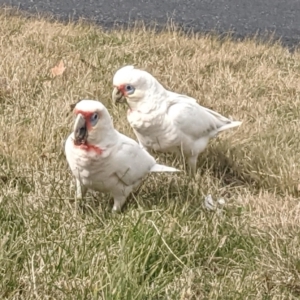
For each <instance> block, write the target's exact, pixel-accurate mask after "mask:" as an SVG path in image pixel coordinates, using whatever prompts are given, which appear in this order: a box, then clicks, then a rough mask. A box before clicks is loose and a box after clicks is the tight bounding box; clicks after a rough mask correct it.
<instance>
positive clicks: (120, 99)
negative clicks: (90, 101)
mask: <svg viewBox="0 0 300 300" xmlns="http://www.w3.org/2000/svg"><path fill="white" fill-rule="evenodd" d="M112 101H113V104H118V103H124V102H126V99H125V97H124V95H123V93H122V92H121V91H120V90H119V89H118V88H116V87H115V88H114V90H113V92H112Z"/></svg>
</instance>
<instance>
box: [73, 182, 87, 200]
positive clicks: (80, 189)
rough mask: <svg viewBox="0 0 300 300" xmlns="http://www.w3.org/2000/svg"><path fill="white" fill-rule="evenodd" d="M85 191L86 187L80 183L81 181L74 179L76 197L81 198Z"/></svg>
mask: <svg viewBox="0 0 300 300" xmlns="http://www.w3.org/2000/svg"><path fill="white" fill-rule="evenodd" d="M86 192H87V188H86V187H85V186H83V185H82V184H81V182H80V181H79V180H78V179H76V198H77V199H83V197H84V196H85V194H86Z"/></svg>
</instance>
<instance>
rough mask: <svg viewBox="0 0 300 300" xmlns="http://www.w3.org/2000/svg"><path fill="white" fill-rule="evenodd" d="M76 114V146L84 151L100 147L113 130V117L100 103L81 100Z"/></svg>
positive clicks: (77, 105)
mask: <svg viewBox="0 0 300 300" xmlns="http://www.w3.org/2000/svg"><path fill="white" fill-rule="evenodd" d="M74 114H75V116H76V119H75V123H74V145H76V146H79V147H81V148H83V149H87V150H88V148H89V147H92V146H97V145H99V144H100V143H101V141H103V140H104V139H105V138H106V137H107V136H109V134H110V133H111V132H112V130H113V123H112V120H111V117H110V115H109V113H108V111H107V109H106V107H105V106H104V105H103V104H102V103H101V102H99V101H95V100H81V101H80V102H78V103H77V104H76V106H75V108H74Z"/></svg>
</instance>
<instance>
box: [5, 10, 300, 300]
mask: <svg viewBox="0 0 300 300" xmlns="http://www.w3.org/2000/svg"><path fill="white" fill-rule="evenodd" d="M0 24H1V26H0V45H1V46H0V47H1V51H0V62H1V63H0V115H1V118H0V126H1V134H2V143H1V145H2V147H1V149H0V162H1V165H0V168H1V169H0V172H1V174H0V176H1V181H0V184H1V185H2V191H1V193H0V197H1V198H0V199H1V204H0V219H1V224H2V225H1V228H0V261H1V263H0V265H1V269H0V278H1V288H0V296H1V298H2V299H5V298H7V299H34V298H41V299H92V298H93V299H99V298H101V299H102V298H103V299H179V298H180V299H296V298H297V297H299V295H300V277H299V276H300V274H299V272H300V257H299V236H300V235H299V234H300V232H299V222H300V221H299V210H300V204H299V199H298V197H299V189H300V186H299V182H300V171H299V170H300V168H299V167H300V166H299V164H300V151H299V141H300V139H299V132H298V128H299V126H300V109H299V107H300V98H299V95H300V85H299V82H300V81H299V77H300V53H298V52H296V53H294V54H291V53H289V52H288V50H287V49H284V48H282V47H281V46H280V45H263V44H259V43H257V42H255V41H253V40H247V41H244V42H241V43H238V42H234V41H231V40H230V39H226V40H224V41H222V42H221V41H219V40H218V39H216V38H214V37H201V36H200V37H196V36H195V37H192V38H188V37H186V36H184V35H182V34H180V33H179V32H176V31H174V30H173V29H169V30H166V31H164V32H162V33H159V34H155V33H154V32H152V31H149V30H145V29H143V28H141V27H138V28H136V29H133V30H123V31H112V32H110V33H107V32H103V31H101V29H99V28H96V27H94V26H91V25H83V24H78V25H74V24H67V25H64V24H60V23H57V22H49V21H48V20H45V19H44V20H43V19H25V18H23V17H21V16H18V15H12V14H10V13H9V12H6V13H4V12H2V13H1V15H0ZM60 59H63V61H64V62H65V65H66V67H67V69H66V71H65V72H64V74H63V75H62V76H58V77H56V78H51V76H50V69H51V68H52V67H53V66H54V65H55V64H56V63H57V62H58V61H59V60H60ZM125 64H134V65H136V66H138V67H140V68H144V69H146V70H147V71H149V72H151V73H152V74H153V75H154V76H155V77H157V78H158V79H159V80H160V81H161V82H162V83H163V84H164V86H165V87H167V88H169V89H171V90H174V91H177V92H180V93H184V94H188V95H190V96H192V97H194V98H196V99H198V100H199V103H201V104H202V105H204V106H207V107H210V108H212V109H214V110H216V111H218V112H220V113H222V114H224V115H225V116H232V117H233V118H234V119H236V120H241V121H243V125H242V126H241V127H240V128H239V129H238V130H232V131H230V132H227V133H225V134H222V135H221V136H220V138H218V139H216V140H214V141H212V142H211V143H210V146H209V147H208V148H207V150H206V151H205V152H204V153H203V155H202V156H201V158H200V159H199V172H200V174H199V176H198V178H197V180H196V182H191V181H190V180H189V178H188V177H187V176H186V175H184V174H183V175H181V176H176V177H174V178H171V177H170V176H165V175H161V176H156V177H154V176H150V177H149V178H148V180H147V181H146V182H145V184H144V185H143V186H142V188H141V190H140V191H139V193H138V194H137V195H135V196H134V197H133V198H132V199H131V201H129V204H128V206H127V209H126V211H125V213H124V214H123V215H122V216H119V217H117V218H112V216H111V214H110V213H109V211H110V209H111V206H110V204H109V196H103V201H99V195H96V200H95V197H91V196H89V197H88V198H87V203H89V205H90V206H91V208H90V209H91V212H90V213H81V212H80V211H79V210H78V209H76V207H75V205H74V203H73V199H74V186H73V183H72V177H71V175H70V172H69V170H68V167H67V164H66V160H65V157H64V154H63V150H62V149H63V148H62V142H63V141H64V140H65V138H66V137H67V136H68V134H69V133H70V131H71V124H72V116H71V114H70V112H69V105H70V104H72V103H74V102H76V101H78V100H79V99H84V98H85V99H98V100H101V101H102V102H103V103H104V104H105V105H106V106H107V107H108V109H109V111H110V113H111V115H112V116H113V118H114V123H115V126H116V128H117V129H118V130H120V131H121V132H123V133H125V134H127V135H129V136H131V137H133V138H134V135H133V133H132V131H131V130H130V127H129V125H128V124H127V120H126V117H125V108H124V109H123V108H119V110H115V109H113V108H112V106H111V103H110V97H111V91H112V77H113V74H114V72H115V71H116V70H117V69H118V68H120V67H121V66H123V65H125ZM159 160H160V161H161V160H163V161H166V162H167V163H168V164H173V165H174V166H177V167H179V168H180V167H182V165H180V164H179V162H177V161H176V160H175V161H174V160H173V158H172V157H169V156H163V155H162V156H160V157H159ZM208 193H211V194H212V195H213V197H214V198H217V197H221V196H222V197H224V198H225V200H226V207H225V210H224V211H223V214H222V215H221V216H220V215H218V214H213V213H208V212H206V211H205V210H203V208H202V203H203V198H204V196H205V195H207V194H208ZM94 200H95V201H94ZM93 202H96V204H94V203H93ZM154 225H155V226H154ZM159 232H160V233H161V234H162V236H160V235H159ZM166 244H167V245H168V247H167V246H166ZM170 250H171V251H170ZM174 254H175V255H174ZM178 295H180V296H178Z"/></svg>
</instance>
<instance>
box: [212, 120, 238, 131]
mask: <svg viewBox="0 0 300 300" xmlns="http://www.w3.org/2000/svg"><path fill="white" fill-rule="evenodd" d="M241 124H242V122H240V121H232V122H231V123H228V124H225V125H223V126H222V127H220V128H219V129H218V132H221V131H224V130H227V129H230V128H234V127H238V126H240V125H241Z"/></svg>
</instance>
